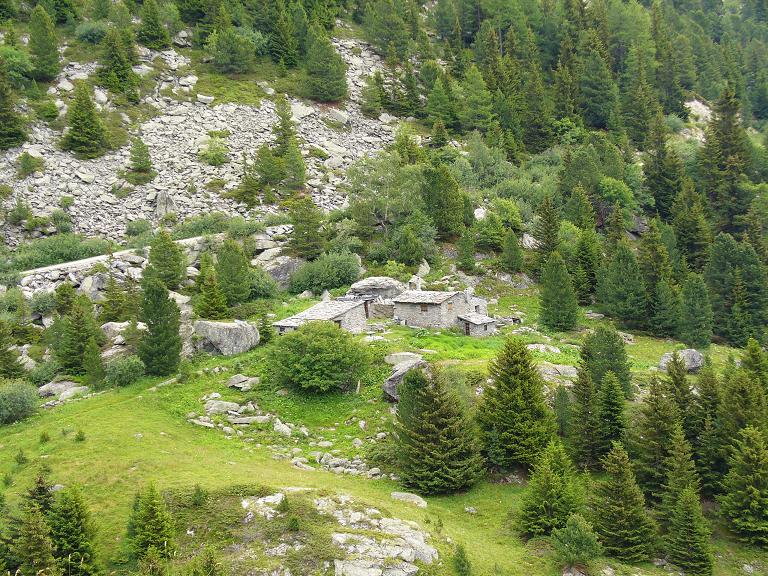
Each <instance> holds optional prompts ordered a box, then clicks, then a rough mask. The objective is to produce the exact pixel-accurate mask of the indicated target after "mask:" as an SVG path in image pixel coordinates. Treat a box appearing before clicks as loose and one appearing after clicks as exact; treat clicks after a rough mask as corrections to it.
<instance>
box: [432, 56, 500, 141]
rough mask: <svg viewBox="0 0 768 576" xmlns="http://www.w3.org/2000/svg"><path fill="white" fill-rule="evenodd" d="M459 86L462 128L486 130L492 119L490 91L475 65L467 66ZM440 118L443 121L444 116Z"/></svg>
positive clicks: (468, 130) (465, 129)
mask: <svg viewBox="0 0 768 576" xmlns="http://www.w3.org/2000/svg"><path fill="white" fill-rule="evenodd" d="M461 86H462V89H463V93H464V100H463V102H462V107H461V114H460V120H461V126H462V128H463V129H464V131H466V132H471V131H473V130H479V131H480V132H485V131H487V130H488V129H489V128H490V127H491V123H492V122H493V119H494V115H493V105H492V101H491V93H490V92H489V91H488V87H487V86H486V84H485V80H483V75H482V74H481V73H480V70H478V69H477V66H475V65H472V66H470V67H469V69H468V70H467V72H466V75H465V77H464V81H463V82H462V84H461ZM441 120H443V121H445V118H441Z"/></svg>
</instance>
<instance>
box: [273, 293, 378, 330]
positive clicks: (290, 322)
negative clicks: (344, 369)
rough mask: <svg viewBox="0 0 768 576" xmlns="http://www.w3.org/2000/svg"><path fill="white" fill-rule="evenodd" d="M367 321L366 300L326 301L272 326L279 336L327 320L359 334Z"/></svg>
mask: <svg viewBox="0 0 768 576" xmlns="http://www.w3.org/2000/svg"><path fill="white" fill-rule="evenodd" d="M367 319H368V314H367V302H366V301H364V300H348V301H339V300H324V301H322V302H318V303H317V304H315V305H314V306H312V307H311V308H308V309H306V310H304V311H303V312H299V313H298V314H296V315H294V316H291V317H290V318H285V319H284V320H278V321H277V322H274V323H273V324H272V326H274V327H275V328H276V329H277V332H278V334H286V333H287V332H292V331H293V330H296V328H298V327H299V326H302V325H303V324H306V323H307V322H313V321H317V320H325V321H328V322H335V323H336V324H337V325H338V326H339V328H342V329H344V330H346V331H347V332H352V333H353V334H359V333H360V332H363V331H364V330H365V325H366V320H367Z"/></svg>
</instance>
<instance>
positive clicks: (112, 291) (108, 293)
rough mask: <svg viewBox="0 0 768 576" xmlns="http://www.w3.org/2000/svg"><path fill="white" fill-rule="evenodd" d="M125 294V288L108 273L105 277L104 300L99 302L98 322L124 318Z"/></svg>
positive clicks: (116, 320) (118, 320) (117, 320)
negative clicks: (107, 276)
mask: <svg viewBox="0 0 768 576" xmlns="http://www.w3.org/2000/svg"><path fill="white" fill-rule="evenodd" d="M126 299H127V294H126V291H125V289H124V288H123V287H122V286H121V285H120V283H119V282H118V281H117V280H116V279H115V277H114V275H112V274H110V275H109V278H107V287H106V288H105V289H104V300H103V301H102V302H101V303H100V305H101V311H100V312H99V322H101V323H102V324H104V323H106V322H120V321H121V320H123V319H124V314H125V309H126V304H127V302H126Z"/></svg>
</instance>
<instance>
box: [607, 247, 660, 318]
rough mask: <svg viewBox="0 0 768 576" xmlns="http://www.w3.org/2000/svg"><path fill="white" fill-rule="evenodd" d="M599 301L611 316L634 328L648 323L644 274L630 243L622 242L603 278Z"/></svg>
mask: <svg viewBox="0 0 768 576" xmlns="http://www.w3.org/2000/svg"><path fill="white" fill-rule="evenodd" d="M598 299H599V300H600V301H601V303H602V304H603V305H604V306H605V308H606V310H607V311H608V312H609V313H610V314H612V315H613V316H616V317H617V318H618V319H619V320H621V321H623V322H625V323H626V324H628V325H630V326H644V325H645V324H646V323H647V311H648V300H647V298H646V292H645V283H644V281H643V275H642V272H641V271H640V266H639V264H638V262H637V258H636V257H635V254H634V252H633V251H632V248H631V247H630V245H629V243H628V242H627V241H626V240H620V241H619V243H618V245H617V246H616V251H615V253H614V254H613V257H612V258H611V260H610V262H609V263H608V267H607V268H606V270H605V272H604V274H603V276H602V277H601V278H600V283H599V285H598Z"/></svg>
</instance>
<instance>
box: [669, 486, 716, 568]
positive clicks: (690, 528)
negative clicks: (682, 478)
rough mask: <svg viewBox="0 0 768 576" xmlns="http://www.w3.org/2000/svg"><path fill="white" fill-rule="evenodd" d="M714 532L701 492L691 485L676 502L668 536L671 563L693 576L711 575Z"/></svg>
mask: <svg viewBox="0 0 768 576" xmlns="http://www.w3.org/2000/svg"><path fill="white" fill-rule="evenodd" d="M711 537H712V531H711V530H710V528H709V523H708V522H707V519H706V518H704V513H703V512H702V510H701V502H700V501H699V494H698V492H697V491H696V490H695V489H694V488H693V487H692V486H688V487H687V488H685V489H683V491H682V492H681V493H680V496H679V498H678V499H677V501H676V503H675V507H674V511H673V514H672V518H671V522H670V526H669V535H668V537H667V545H666V549H667V557H668V558H669V560H670V562H671V563H672V564H674V565H675V566H677V567H678V568H681V569H682V570H683V571H684V572H685V574H690V575H691V576H712V568H713V564H714V558H713V555H712V544H711V543H710V538H711Z"/></svg>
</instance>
